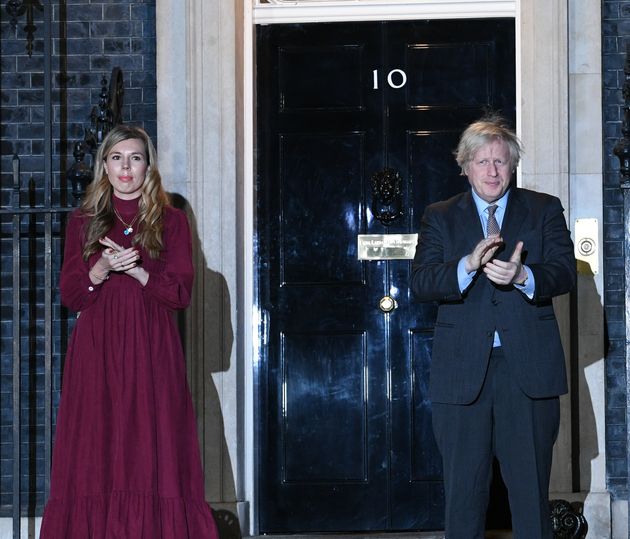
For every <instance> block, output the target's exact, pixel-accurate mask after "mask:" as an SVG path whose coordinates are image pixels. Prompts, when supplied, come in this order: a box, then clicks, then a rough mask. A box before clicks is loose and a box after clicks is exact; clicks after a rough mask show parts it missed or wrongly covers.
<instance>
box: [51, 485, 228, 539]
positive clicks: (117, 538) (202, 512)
mask: <svg viewBox="0 0 630 539" xmlns="http://www.w3.org/2000/svg"><path fill="white" fill-rule="evenodd" d="M40 539H218V533H217V528H216V523H215V521H214V517H213V515H212V509H211V508H210V506H209V505H208V504H207V503H206V502H205V501H204V500H199V501H197V500H185V499H183V498H162V497H160V496H158V495H156V494H154V493H151V492H149V493H133V492H120V491H115V492H112V493H111V494H109V495H106V494H104V495H94V496H77V497H75V498H66V499H50V500H49V501H48V504H47V505H46V509H45V511H44V518H43V522H42V529H41V533H40Z"/></svg>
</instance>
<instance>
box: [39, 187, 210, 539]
mask: <svg viewBox="0 0 630 539" xmlns="http://www.w3.org/2000/svg"><path fill="white" fill-rule="evenodd" d="M139 200H140V199H136V200H121V199H118V198H116V197H114V205H115V207H116V209H117V210H118V212H119V213H120V215H121V217H122V218H123V219H124V220H125V221H126V222H127V223H130V222H131V221H132V220H133V218H134V216H135V215H136V212H137V210H138V201H139ZM84 224H85V217H83V216H82V215H81V214H80V213H79V212H78V211H76V212H74V213H73V214H72V215H71V217H70V219H69V221H68V225H67V229H66V246H65V254H64V261H63V267H62V270H61V282H60V288H61V300H62V302H63V303H64V304H65V305H66V306H67V307H68V308H69V309H71V310H73V311H79V312H80V315H79V317H78V319H77V322H76V325H75V328H74V331H73V333H72V337H71V340H70V344H69V347H68V352H67V358H66V363H65V372H64V375H63V388H62V397H61V402H60V406H59V413H58V419H57V428H56V433H55V446H54V450H53V463H52V476H51V492H50V499H49V501H48V504H47V506H46V509H45V511H44V518H43V522H42V530H41V535H40V538H41V539H216V538H217V537H218V534H217V530H216V525H215V522H214V519H213V516H212V512H211V509H210V506H209V505H208V504H207V503H206V501H205V500H204V488H203V475H202V469H201V460H200V455H199V443H198V439H197V432H196V422H195V415H194V411H193V407H192V400H191V397H190V391H189V388H188V383H187V380H186V368H185V360H184V356H183V352H182V347H181V342H180V337H179V333H178V330H177V327H176V324H175V321H174V317H173V313H174V311H175V310H176V309H183V308H185V307H186V306H188V304H189V302H190V297H191V287H192V281H193V266H192V249H191V234H190V228H189V225H188V220H187V218H186V215H185V214H184V213H183V212H181V211H180V210H177V209H175V208H172V207H167V208H166V209H165V214H164V233H163V239H164V245H165V249H164V250H163V251H162V253H161V255H160V257H159V259H152V258H151V257H150V256H149V254H148V253H146V252H144V251H142V250H141V251H140V254H141V257H142V262H141V263H142V266H143V267H144V268H145V269H146V270H147V271H148V273H149V281H148V282H147V284H146V286H144V287H143V286H142V285H141V284H140V283H139V282H138V281H137V280H135V279H134V278H132V277H130V276H128V275H125V274H117V273H114V272H112V273H110V274H109V275H110V276H109V279H108V280H106V281H104V282H102V283H100V284H98V285H95V284H93V283H92V282H91V280H90V278H89V276H88V271H89V269H90V268H91V267H92V266H93V265H94V263H95V262H96V260H97V259H98V258H99V256H100V252H99V253H97V254H94V255H93V256H91V257H90V259H89V260H88V261H87V262H86V261H85V260H83V258H82V249H83V226H84ZM124 228H125V227H124V226H123V225H122V224H121V223H120V222H119V220H116V223H115V225H114V226H113V228H112V229H111V231H110V232H109V233H108V236H109V237H110V238H111V239H112V240H114V241H115V242H116V243H118V244H119V245H122V246H123V247H129V246H131V239H132V237H133V233H132V234H130V235H128V236H125V235H124V234H123V230H124ZM136 231H137V225H136V226H135V227H134V232H136Z"/></svg>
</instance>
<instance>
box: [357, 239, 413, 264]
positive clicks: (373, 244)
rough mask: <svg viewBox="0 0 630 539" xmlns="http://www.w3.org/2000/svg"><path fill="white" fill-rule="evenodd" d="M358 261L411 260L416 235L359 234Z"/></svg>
mask: <svg viewBox="0 0 630 539" xmlns="http://www.w3.org/2000/svg"><path fill="white" fill-rule="evenodd" d="M357 242H358V249H357V252H358V253H359V254H358V258H359V260H413V257H414V256H415V254H416V244H417V243H418V234H359V235H358V236H357Z"/></svg>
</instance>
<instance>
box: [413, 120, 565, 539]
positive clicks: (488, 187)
mask: <svg viewBox="0 0 630 539" xmlns="http://www.w3.org/2000/svg"><path fill="white" fill-rule="evenodd" d="M520 156H521V145H520V142H519V140H518V138H517V137H516V135H515V134H514V132H513V131H512V130H511V129H510V128H509V127H507V125H506V124H505V121H504V120H502V119H501V118H499V117H488V118H485V119H482V120H480V121H478V122H475V123H473V124H471V125H470V126H469V127H468V128H467V129H466V130H465V131H464V133H463V134H462V136H461V139H460V142H459V145H458V148H457V151H456V159H457V163H458V164H459V166H460V167H461V169H462V174H464V175H466V176H467V177H468V180H469V183H470V185H471V190H470V191H468V192H466V193H462V194H460V195H457V196H455V197H453V198H451V199H449V200H446V201H443V202H438V203H436V204H432V205H430V206H428V207H427V208H426V211H425V213H424V216H423V219H422V226H421V230H420V238H419V241H418V247H417V250H416V256H415V260H414V263H413V273H412V281H411V288H412V291H413V293H414V295H415V296H416V298H417V299H418V300H420V301H436V302H438V303H439V307H438V315H437V320H436V323H435V334H434V339H433V356H432V365H431V380H430V391H429V395H430V398H431V401H432V408H433V429H434V432H435V437H436V440H437V443H438V446H439V449H440V452H441V453H442V460H443V467H444V488H445V497H446V538H447V539H482V538H483V537H484V528H485V526H484V525H485V514H486V508H487V505H488V496H489V487H490V476H491V466H492V460H493V458H494V456H496V457H497V460H498V461H499V464H500V468H501V475H502V476H503V479H504V482H505V484H506V487H507V490H508V497H509V501H510V509H511V512H512V528H513V537H514V538H515V539H550V538H551V537H552V531H551V520H550V513H549V500H548V490H549V476H550V472H551V459H552V449H553V444H554V442H555V440H556V437H557V433H558V427H559V422H560V409H559V399H558V396H559V395H562V394H563V393H566V392H567V382H566V373H565V366H564V365H565V359H564V353H563V350H562V344H561V342H560V334H559V331H558V325H557V322H556V318H555V314H554V310H553V305H552V298H553V297H554V296H557V295H560V294H565V293H567V292H569V291H570V290H571V289H572V288H573V286H574V285H575V282H576V262H575V258H574V254H573V244H572V242H571V238H570V233H569V230H568V229H567V225H566V222H565V219H564V216H563V209H562V206H561V204H560V201H559V200H558V199H557V198H556V197H553V196H551V195H547V194H543V193H537V192H534V191H529V190H526V189H519V188H517V187H515V186H513V185H512V177H513V174H514V171H515V169H516V166H517V165H518V163H519V160H520Z"/></svg>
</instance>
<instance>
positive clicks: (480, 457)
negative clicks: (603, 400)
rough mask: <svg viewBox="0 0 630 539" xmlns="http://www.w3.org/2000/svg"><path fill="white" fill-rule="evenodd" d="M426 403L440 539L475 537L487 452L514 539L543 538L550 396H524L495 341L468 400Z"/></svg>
mask: <svg viewBox="0 0 630 539" xmlns="http://www.w3.org/2000/svg"><path fill="white" fill-rule="evenodd" d="M432 408H433V430H434V432H435V438H436V441H437V444H438V447H439V449H440V452H441V454H442V462H443V469H444V490H445V498H446V499H445V502H446V514H445V529H446V539H483V537H484V529H485V519H486V510H487V507H488V497H489V490H490V481H491V474H492V461H493V457H494V456H496V457H497V460H498V462H499V465H500V469H501V475H502V477H503V481H504V483H505V485H506V487H507V491H508V498H509V503H510V511H511V513H512V529H513V537H514V539H551V538H552V531H551V514H550V511H549V476H550V474H551V460H552V451H553V444H554V443H555V441H556V437H557V435H558V428H559V425H560V403H559V399H558V397H551V398H546V399H532V398H530V397H528V396H527V395H526V394H525V393H523V391H522V390H521V389H520V387H519V386H518V385H517V383H516V382H515V380H514V377H513V376H512V375H511V373H510V368H509V364H508V362H507V360H506V358H505V356H504V354H503V352H502V350H501V348H495V349H493V351H492V353H491V356H490V361H489V363H488V371H487V373H486V377H485V380H484V383H483V386H482V388H481V391H480V394H479V396H478V397H477V399H476V400H475V401H474V402H473V403H471V404H467V405H459V404H444V403H433V404H432Z"/></svg>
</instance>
